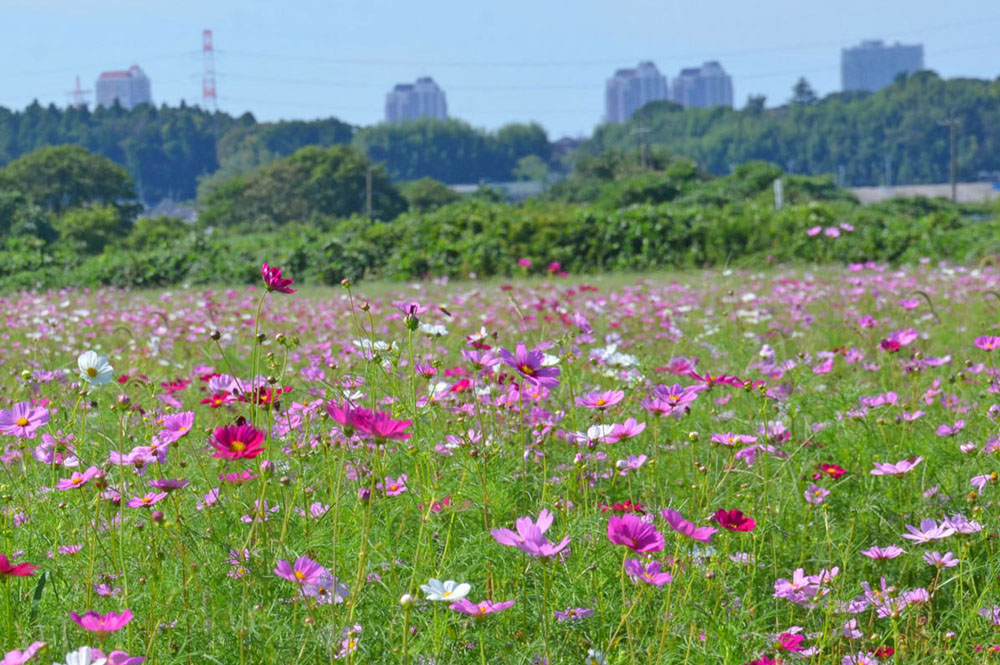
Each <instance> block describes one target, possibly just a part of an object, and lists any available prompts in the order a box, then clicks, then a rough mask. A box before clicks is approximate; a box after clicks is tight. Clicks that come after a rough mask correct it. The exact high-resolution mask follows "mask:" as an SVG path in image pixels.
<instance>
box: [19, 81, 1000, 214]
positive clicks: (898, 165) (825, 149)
mask: <svg viewBox="0 0 1000 665" xmlns="http://www.w3.org/2000/svg"><path fill="white" fill-rule="evenodd" d="M803 84H804V81H803V82H800V84H799V85H797V86H796V90H795V91H794V94H793V96H792V98H791V100H790V101H789V103H787V104H785V105H783V106H780V107H777V108H772V109H767V108H766V104H765V101H766V100H764V99H763V98H761V97H759V96H758V97H751V98H750V99H748V101H747V104H746V106H745V107H744V108H743V109H740V110H733V109H723V108H715V109H684V108H681V107H680V106H677V105H676V104H672V103H670V102H657V103H653V104H649V105H647V106H646V107H645V108H644V109H641V110H640V111H639V112H638V113H637V114H636V115H635V117H634V118H633V119H632V120H631V121H629V122H627V123H625V124H622V125H601V126H599V127H598V128H597V129H596V130H595V132H594V135H593V137H592V138H591V139H590V140H589V141H586V142H585V143H584V144H583V146H582V148H581V149H580V150H579V151H578V153H577V156H576V158H575V159H573V160H571V162H573V163H567V162H564V161H562V162H560V161H555V160H553V157H552V150H551V145H550V143H549V137H548V136H547V135H546V133H545V131H544V130H543V129H542V128H541V127H540V126H538V125H536V124H527V125H524V124H510V125H507V126H505V127H501V128H500V129H499V130H497V131H496V132H487V131H484V130H481V129H477V128H474V127H472V126H470V125H469V124H468V123H465V122H463V121H461V120H456V119H448V120H420V121H413V122H408V123H403V124H398V125H385V124H379V125H375V126H371V127H362V128H359V127H354V126H352V125H349V124H347V123H344V122H341V121H340V120H337V119H336V118H325V119H318V120H310V121H299V120H297V121H282V122H276V123H260V122H257V120H256V119H255V118H254V116H253V115H251V114H250V113H245V114H243V115H242V116H239V117H232V116H229V115H227V114H225V113H208V112H206V111H203V110H201V109H198V108H192V107H185V106H183V105H182V106H181V107H179V108H170V107H166V106H161V107H158V108H157V107H149V106H140V107H137V108H135V109H133V110H131V111H126V110H123V109H121V108H112V109H97V110H96V111H93V112H91V111H88V110H87V109H58V108H56V107H55V106H49V107H47V108H46V107H42V106H40V105H38V104H33V105H31V106H29V107H28V108H26V109H24V110H23V111H10V110H8V109H5V108H2V107H0V165H4V164H6V163H9V162H11V161H13V160H15V159H17V158H18V157H21V156H23V155H26V154H28V153H30V152H32V151H34V150H37V149H38V148H41V147H44V146H49V145H61V144H68V143H74V144H78V145H81V146H84V147H86V148H87V149H88V150H91V151H92V152H96V153H98V154H101V155H104V156H105V157H108V158H109V159H111V160H112V161H114V162H115V163H117V164H119V165H121V166H123V167H125V169H126V170H127V171H128V173H129V175H130V177H131V178H132V181H133V183H134V185H135V188H136V192H137V194H138V195H139V198H140V199H141V200H142V201H144V202H145V203H147V204H154V203H156V202H158V201H160V200H163V199H173V200H190V199H193V198H195V196H196V195H200V198H202V199H204V198H205V197H207V196H208V195H209V194H210V193H211V191H212V190H213V189H215V188H216V187H218V186H220V185H221V184H222V183H224V182H226V181H228V180H229V179H230V178H232V177H233V176H237V175H242V174H246V173H249V172H250V171H253V170H254V169H255V168H258V167H260V166H264V165H267V164H270V163H271V162H273V161H275V160H277V159H280V158H282V157H286V156H288V155H291V154H292V153H294V152H296V151H297V150H299V149H300V148H302V147H304V146H319V147H330V146H333V145H343V144H350V145H352V146H353V147H355V148H357V149H358V150H360V151H361V152H363V153H365V155H367V156H368V157H369V158H370V159H372V160H374V161H375V162H377V163H380V164H382V165H383V166H384V167H385V169H386V173H387V174H388V176H389V177H390V178H392V179H393V180H394V181H408V180H417V179H420V178H424V177H430V178H434V179H437V180H441V181H443V182H446V183H452V184H454V183H474V182H480V181H503V180H544V179H545V178H546V177H547V175H548V174H549V173H550V172H551V171H563V172H565V171H568V170H571V169H573V168H575V162H577V161H579V160H580V159H583V160H587V159H589V158H593V157H595V156H598V155H602V154H605V153H608V152H609V151H617V152H619V153H621V154H625V153H628V152H635V153H636V154H638V153H639V151H640V150H639V149H640V146H639V143H638V141H639V140H640V139H639V137H643V138H642V140H643V141H644V142H645V143H646V145H645V146H643V150H642V152H643V153H645V154H647V156H648V155H649V154H651V153H652V152H655V150H656V149H658V148H659V149H662V150H665V151H666V152H667V153H669V154H674V155H684V156H687V157H690V158H691V159H693V160H695V161H696V162H697V163H698V164H699V165H700V166H701V168H702V169H704V170H705V171H706V172H708V173H712V174H716V175H722V174H727V173H730V172H731V171H732V170H733V169H734V168H735V167H736V166H738V165H740V164H743V163H746V162H748V161H753V160H764V161H769V162H773V163H775V164H778V165H780V166H781V167H782V168H784V169H786V170H787V171H789V172H793V173H799V174H810V175H831V176H833V177H834V178H835V179H837V180H839V179H840V178H841V177H842V178H843V179H842V182H844V183H847V184H851V185H877V184H880V183H883V182H884V181H885V178H886V175H887V174H888V177H889V178H890V179H891V181H892V182H894V183H928V182H945V181H947V180H948V177H949V156H950V146H949V136H948V133H949V132H948V128H947V127H945V126H942V125H941V124H940V122H941V121H944V120H946V119H947V118H949V117H951V116H952V115H954V117H955V118H956V120H957V122H958V133H957V137H958V164H957V166H958V175H959V178H960V179H962V180H970V179H975V178H978V177H979V176H980V175H981V174H984V173H996V172H1000V81H985V80H976V79H952V80H943V79H941V78H939V77H938V76H937V75H935V74H934V73H932V72H921V73H919V74H914V75H912V76H909V77H901V78H900V79H899V80H898V81H897V82H896V83H895V84H894V85H892V86H889V87H887V88H885V89H883V90H881V91H879V92H877V93H875V94H868V93H857V92H852V93H839V94H832V95H829V96H827V97H825V98H823V99H817V98H816V97H815V95H814V94H812V93H811V91H810V89H809V87H808V85H807V84H805V85H803ZM640 128H641V129H643V130H644V131H643V132H636V131H635V130H636V129H640ZM647 130H648V131H647ZM637 161H638V160H637Z"/></svg>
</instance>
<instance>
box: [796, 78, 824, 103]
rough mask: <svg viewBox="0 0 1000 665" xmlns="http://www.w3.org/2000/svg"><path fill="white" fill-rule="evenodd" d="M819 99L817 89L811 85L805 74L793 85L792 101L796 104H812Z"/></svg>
mask: <svg viewBox="0 0 1000 665" xmlns="http://www.w3.org/2000/svg"><path fill="white" fill-rule="evenodd" d="M817 101H819V97H817V96H816V91H815V90H813V88H812V86H811V85H809V81H807V80H806V79H805V77H804V76H802V77H799V80H798V81H796V83H795V85H794V86H792V99H791V103H792V104H793V105H795V106H811V105H813V104H815V103H816V102H817Z"/></svg>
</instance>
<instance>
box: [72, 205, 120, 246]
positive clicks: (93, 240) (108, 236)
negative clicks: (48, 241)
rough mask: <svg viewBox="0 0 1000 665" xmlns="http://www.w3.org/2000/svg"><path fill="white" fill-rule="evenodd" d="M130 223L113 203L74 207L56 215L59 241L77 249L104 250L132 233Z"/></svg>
mask: <svg viewBox="0 0 1000 665" xmlns="http://www.w3.org/2000/svg"><path fill="white" fill-rule="evenodd" d="M130 226H131V225H130V223H129V222H128V221H127V220H124V219H122V216H121V214H120V213H119V211H118V210H117V209H116V208H114V207H112V206H107V205H105V206H94V207H92V208H74V209H72V210H69V211H67V212H66V213H65V214H63V215H62V216H61V217H59V218H57V219H56V222H55V227H56V230H57V231H58V232H59V241H60V242H62V243H65V244H66V245H67V246H69V247H70V248H72V249H73V250H74V251H78V252H82V253H86V254H100V253H101V251H103V250H104V248H105V247H107V246H108V245H110V244H111V243H114V242H116V241H117V240H119V239H121V238H123V237H124V236H125V235H127V234H128V232H129V228H130Z"/></svg>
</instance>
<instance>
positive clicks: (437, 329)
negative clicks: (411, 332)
mask: <svg viewBox="0 0 1000 665" xmlns="http://www.w3.org/2000/svg"><path fill="white" fill-rule="evenodd" d="M418 330H420V332H422V333H424V334H425V335H430V336H431V337H444V336H445V335H447V334H448V329H447V328H445V327H444V326H443V325H441V324H440V323H421V324H420V326H419V327H418Z"/></svg>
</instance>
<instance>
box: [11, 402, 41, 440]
mask: <svg viewBox="0 0 1000 665" xmlns="http://www.w3.org/2000/svg"><path fill="white" fill-rule="evenodd" d="M48 422H49V410H48V409H46V408H45V407H42V406H31V404H30V403H29V402H18V403H17V404H15V405H14V407H13V408H12V409H11V410H10V411H6V410H0V434H6V435H7V436H17V437H20V438H22V439H33V438H35V430H36V429H38V428H39V427H41V426H42V425H45V424H46V423H48Z"/></svg>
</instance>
